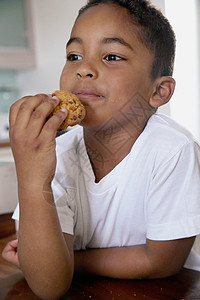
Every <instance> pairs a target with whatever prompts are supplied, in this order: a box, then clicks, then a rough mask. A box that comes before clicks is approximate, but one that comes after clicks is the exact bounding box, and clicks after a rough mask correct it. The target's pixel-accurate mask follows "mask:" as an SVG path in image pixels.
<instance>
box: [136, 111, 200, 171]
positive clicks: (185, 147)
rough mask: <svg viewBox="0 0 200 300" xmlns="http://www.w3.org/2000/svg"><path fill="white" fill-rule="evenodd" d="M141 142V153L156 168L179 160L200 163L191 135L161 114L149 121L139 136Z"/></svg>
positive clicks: (196, 145)
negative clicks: (154, 163) (154, 164)
mask: <svg viewBox="0 0 200 300" xmlns="http://www.w3.org/2000/svg"><path fill="white" fill-rule="evenodd" d="M141 142H142V145H143V146H142V151H143V152H144V153H146V156H147V157H151V161H152V162H155V161H156V165H158V166H161V165H163V164H165V163H166V162H170V161H172V160H173V161H174V160H179V159H180V158H181V159H185V161H188V159H190V158H191V157H194V158H195V159H197V160H199V161H200V147H199V145H198V143H197V142H196V140H195V139H194V137H193V136H192V134H191V133H190V132H189V131H188V130H186V129H185V128H184V127H182V126H181V125H179V124H178V123H176V122H175V121H174V120H173V119H171V118H170V117H168V116H165V115H162V114H155V115H153V116H152V117H151V118H150V119H149V121H148V123H147V125H146V127H145V129H144V131H143V133H142V134H141ZM140 144H141V143H140Z"/></svg>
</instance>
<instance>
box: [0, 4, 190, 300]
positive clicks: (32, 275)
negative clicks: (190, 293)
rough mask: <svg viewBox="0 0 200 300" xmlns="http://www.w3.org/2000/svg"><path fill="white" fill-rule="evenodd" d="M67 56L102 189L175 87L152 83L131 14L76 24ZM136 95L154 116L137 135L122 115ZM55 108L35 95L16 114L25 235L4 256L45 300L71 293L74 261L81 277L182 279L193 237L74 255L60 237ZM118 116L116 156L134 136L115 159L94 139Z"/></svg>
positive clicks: (67, 85) (93, 14)
mask: <svg viewBox="0 0 200 300" xmlns="http://www.w3.org/2000/svg"><path fill="white" fill-rule="evenodd" d="M102 16H103V17H102ZM67 56H68V61H67V62H66V65H65V66H64V69H63V72H62V76H61V79H60V87H61V89H66V90H69V91H70V92H72V93H75V94H77V95H78V97H79V98H80V99H81V100H82V102H83V104H84V105H85V107H86V110H87V115H86V118H85V119H84V121H83V123H82V124H83V127H84V138H85V143H86V147H87V151H88V154H89V156H90V160H91V164H92V166H93V170H94V174H95V177H96V181H97V182H98V181H99V180H101V179H102V178H103V177H104V176H105V175H106V174H108V173H109V172H110V171H111V170H112V169H113V168H114V167H115V166H116V165H117V164H118V163H119V162H120V161H121V160H122V159H123V158H124V157H125V156H126V155H127V154H128V153H129V151H130V149H131V147H132V146H133V144H134V142H135V140H136V139H137V138H138V136H139V135H140V133H141V132H142V131H143V129H144V127H145V125H146V122H147V120H148V118H149V117H150V115H151V114H153V113H154V111H155V108H157V107H159V106H161V105H163V104H165V103H167V102H168V101H169V100H170V98H171V95H172V94H173V91H174V87H175V82H174V80H173V79H172V78H171V77H161V78H157V79H156V80H152V79H151V78H150V71H151V66H152V61H153V55H152V54H151V53H150V51H149V50H148V49H147V48H146V47H145V45H144V43H142V42H141V40H140V39H139V38H138V37H137V29H136V28H135V29H134V27H133V24H132V23H131V21H130V18H129V16H128V14H127V11H126V9H123V8H121V7H120V8H119V7H118V6H115V5H111V4H109V5H100V6H97V7H93V8H90V9H89V10H88V11H86V12H85V13H84V14H83V15H82V16H81V17H80V18H79V19H78V20H77V22H76V23H75V26H74V28H73V30H72V33H71V40H70V43H69V44H68V47H67ZM136 93H139V95H142V97H143V99H144V101H143V102H142V106H143V109H145V111H147V112H148V113H147V114H144V115H143V117H142V118H140V122H139V127H137V129H136V128H134V130H133V128H132V125H131V124H130V119H129V118H125V117H124V116H123V114H121V109H122V108H125V107H126V104H127V102H128V101H130V103H131V104H130V105H131V109H132V111H133V112H134V110H135V107H136V106H137V101H136V97H135V94H136ZM57 101H58V100H56V99H52V98H51V97H50V96H47V95H36V96H34V97H26V98H22V99H21V100H19V101H18V102H17V103H15V104H14V105H13V106H12V108H11V112H10V138H11V145H12V149H13V154H14V157H15V162H16V168H17V176H18V182H19V201H20V228H19V241H18V253H17V252H16V251H15V250H16V244H17V242H13V243H10V244H8V245H7V246H6V248H5V249H4V252H3V257H4V258H5V259H7V260H9V261H11V262H13V263H15V264H18V265H20V267H21V269H22V271H23V272H24V275H25V277H26V279H27V281H28V283H29V285H30V287H31V288H32V290H33V291H34V292H35V293H36V294H37V295H39V296H40V297H41V298H43V299H48V298H51V299H54V298H55V299H56V298H58V297H60V295H62V294H64V293H65V292H66V291H67V290H68V288H69V286H70V283H71V280H72V276H73V271H74V265H73V264H74V257H75V271H77V272H90V273H94V274H98V275H103V276H110V277H117V278H128V279H131V278H158V277H165V276H170V275H172V274H175V273H176V272H178V271H179V270H180V268H181V267H182V266H183V264H184V262H185V260H186V258H187V256H188V254H189V252H190V249H191V247H192V244H193V242H194V239H195V237H191V238H185V239H179V240H174V241H152V240H148V239H147V241H146V244H145V245H137V246H132V247H118V248H108V249H93V250H86V251H79V252H75V254H73V237H72V236H70V235H68V234H62V231H61V228H60V224H59V221H58V217H57V213H56V208H55V206H54V205H53V196H52V191H51V180H52V177H53V175H54V172H55V166H56V153H55V136H56V131H57V129H58V128H59V126H60V124H61V123H62V121H63V120H64V118H65V117H66V112H58V113H57V114H56V115H55V116H53V117H52V118H51V119H49V120H48V121H47V122H46V123H45V120H46V117H47V116H48V114H49V113H50V112H51V111H52V110H53V108H54V107H55V106H56V104H57ZM129 108H130V107H129ZM125 112H126V111H125ZM112 117H114V118H116V119H117V120H118V123H116V122H113V123H112V126H113V129H114V133H113V139H111V141H110V144H109V146H110V149H111V150H113V149H114V147H115V139H114V137H115V136H118V137H120V135H121V137H122V138H123V131H122V130H120V129H121V128H125V129H126V131H130V130H131V132H132V135H131V138H129V140H128V141H127V143H126V144H125V145H124V147H123V148H122V149H121V150H120V152H119V151H118V152H117V153H116V155H110V153H109V152H108V151H107V148H106V147H104V143H105V141H104V139H103V138H102V140H101V135H100V138H99V140H97V139H95V138H94V135H95V133H96V132H97V131H99V132H101V130H100V129H101V128H102V126H104V125H105V123H106V122H107V121H108V120H110V121H111V120H112ZM102 132H103V131H102ZM97 152H98V153H100V154H101V157H102V161H103V164H101V167H100V165H99V161H98V160H97V159H96V156H95V155H94V153H97ZM111 152H112V151H111ZM22 161H23V164H22ZM41 166H42V167H41ZM36 187H37V188H36ZM44 191H45V192H44ZM27 232H28V234H27ZM63 237H64V238H63ZM18 256H19V262H18ZM30 257H31V259H30ZM55 262H56V263H55ZM55 269H56V270H57V272H56V273H55V272H54V271H55Z"/></svg>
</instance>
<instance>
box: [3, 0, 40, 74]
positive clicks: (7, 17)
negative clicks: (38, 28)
mask: <svg viewBox="0 0 200 300" xmlns="http://www.w3.org/2000/svg"><path fill="white" fill-rule="evenodd" d="M34 66H35V51H34V39H33V24H32V0H17V1H16V0H1V1H0V68H1V69H23V68H31V67H34Z"/></svg>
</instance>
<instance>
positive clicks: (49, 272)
mask: <svg viewBox="0 0 200 300" xmlns="http://www.w3.org/2000/svg"><path fill="white" fill-rule="evenodd" d="M19 200H20V224H19V244H18V254H19V262H20V266H21V269H22V271H23V273H24V275H25V278H26V280H27V282H28V284H29V285H30V287H31V289H32V290H33V291H34V292H35V293H36V294H38V295H39V296H40V297H41V296H42V298H44V299H45V298H48V297H47V296H48V295H49V297H50V298H51V299H53V295H56V294H57V291H60V295H62V294H63V293H64V292H66V291H67V289H68V288H69V286H70V283H71V280H72V276H73V251H71V249H70V248H69V247H68V246H67V245H66V243H65V240H64V238H63V234H62V232H61V228H60V224H59V220H58V217H57V212H56V208H55V205H54V204H53V195H52V192H51V189H49V191H46V192H45V193H44V191H43V190H42V189H40V188H37V187H35V188H31V189H27V190H26V189H24V188H23V189H20V188H19ZM55 270H56V272H55ZM43 293H44V294H43ZM56 297H57V296H56Z"/></svg>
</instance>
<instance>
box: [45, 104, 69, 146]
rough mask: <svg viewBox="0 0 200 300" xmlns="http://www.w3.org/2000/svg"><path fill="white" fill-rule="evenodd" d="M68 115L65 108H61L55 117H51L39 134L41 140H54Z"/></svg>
mask: <svg viewBox="0 0 200 300" xmlns="http://www.w3.org/2000/svg"><path fill="white" fill-rule="evenodd" d="M67 115H68V111H67V109H65V108H61V110H59V111H58V112H57V113H56V114H55V115H53V116H52V117H51V118H50V119H49V120H48V121H47V122H46V124H45V125H44V127H43V130H42V132H41V138H42V139H43V138H44V136H45V139H48V140H49V141H51V140H53V139H55V137H56V134H57V131H58V128H59V127H60V125H61V124H62V123H63V121H64V120H65V119H66V117H67Z"/></svg>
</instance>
